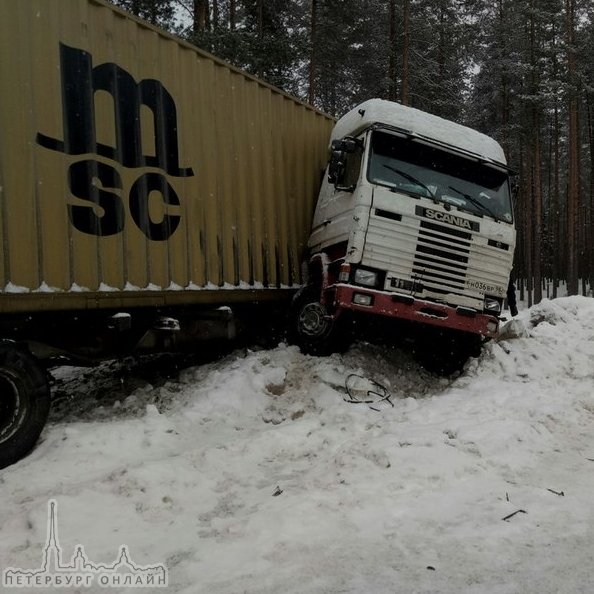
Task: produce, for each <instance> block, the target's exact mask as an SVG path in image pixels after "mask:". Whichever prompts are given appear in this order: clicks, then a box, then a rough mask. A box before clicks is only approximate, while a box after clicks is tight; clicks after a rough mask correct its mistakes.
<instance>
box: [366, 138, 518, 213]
mask: <svg viewBox="0 0 594 594" xmlns="http://www.w3.org/2000/svg"><path fill="white" fill-rule="evenodd" d="M367 176H368V179H369V181H370V182H372V183H374V184H379V185H382V186H387V187H389V188H390V189H392V190H393V191H395V192H401V193H403V194H408V195H411V196H422V197H425V198H431V199H433V200H435V201H439V202H443V203H445V204H449V205H451V206H455V207H456V208H458V209H460V210H465V211H467V212H471V213H473V214H479V215H483V216H489V217H491V218H493V219H496V220H500V221H505V222H508V223H511V222H512V207H511V199H510V193H509V183H508V175H507V173H506V172H505V171H503V170H500V169H496V168H495V167H490V166H489V165H485V164H483V163H480V162H479V161H475V160H472V159H467V158H465V157H462V156H460V155H457V154H453V153H450V152H448V151H445V150H442V149H440V148H438V147H434V146H431V145H429V144H426V143H425V142H421V141H419V140H415V139H411V138H406V137H402V136H397V135H395V134H389V133H387V132H380V131H377V130H376V131H375V132H373V135H372V140H371V154H370V158H369V168H368V172H367Z"/></svg>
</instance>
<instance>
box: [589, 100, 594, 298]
mask: <svg viewBox="0 0 594 594" xmlns="http://www.w3.org/2000/svg"><path fill="white" fill-rule="evenodd" d="M592 99H593V96H592V94H588V139H589V141H590V209H589V211H590V212H589V217H588V232H587V237H588V258H589V261H588V278H589V280H590V291H591V292H592V295H593V296H594V114H593V113H592V112H593V110H594V107H593V105H592Z"/></svg>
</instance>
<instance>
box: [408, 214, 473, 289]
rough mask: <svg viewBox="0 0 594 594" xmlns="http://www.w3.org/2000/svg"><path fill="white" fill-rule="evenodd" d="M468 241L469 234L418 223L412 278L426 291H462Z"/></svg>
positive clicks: (445, 227) (431, 223)
mask: <svg viewBox="0 0 594 594" xmlns="http://www.w3.org/2000/svg"><path fill="white" fill-rule="evenodd" d="M471 242H472V234H471V233H468V232H466V231H462V230H461V229H456V228H453V227H450V226H446V225H438V224H436V223H433V222H429V221H421V222H420V228H419V238H418V243H417V249H416V252H415V256H414V262H413V275H414V276H415V277H416V279H417V280H419V281H420V282H421V283H422V285H423V286H425V287H426V288H427V289H429V290H430V291H433V292H438V293H446V292H464V283H465V280H466V272H467V268H468V257H469V254H470V244H471ZM434 283H435V284H436V285H437V286H434ZM439 287H441V290H440V289H439ZM444 287H447V288H448V289H449V291H444V290H443V288H444Z"/></svg>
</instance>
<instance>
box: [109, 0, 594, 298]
mask: <svg viewBox="0 0 594 594" xmlns="http://www.w3.org/2000/svg"><path fill="white" fill-rule="evenodd" d="M111 1H112V2H113V3H114V4H116V5H118V6H120V7H121V8H123V9H124V10H127V11H129V12H131V13H133V14H135V15H136V16H138V17H140V18H142V19H144V20H146V21H148V22H150V23H152V24H153V25H156V26H159V27H161V28H163V29H166V30H168V31H170V32H171V33H174V34H175V35H178V36H180V37H182V38H184V39H186V40H188V41H189V42H191V43H193V44H195V45H197V46H198V47H200V48H201V49H203V50H205V51H207V52H210V53H211V54H214V55H216V56H218V57H220V58H222V59H224V60H226V61H228V62H230V63H231V64H233V65H235V66H237V67H239V68H241V69H243V70H245V71H247V72H249V73H250V74H253V75H254V76H257V77H259V78H261V79H263V80H265V81H267V82H268V83H270V84H272V85H275V86H277V87H279V88H281V89H283V90H284V91H286V92H287V93H290V94H292V95H294V96H296V97H298V98H300V99H302V100H303V101H306V102H308V103H310V104H312V105H315V106H316V107H317V108H319V109H321V110H323V111H325V112H326V113H329V114H331V115H333V116H337V117H338V116H340V115H342V114H343V113H345V112H346V111H347V110H348V109H350V108H351V107H353V106H355V105H356V104H357V103H359V102H361V101H363V100H365V99H369V98H371V97H380V98H384V99H390V100H393V101H399V102H401V103H402V104H404V105H410V106H412V107H416V108H418V109H422V110H424V111H427V112H430V113H433V114H436V115H438V116H442V117H445V118H448V119H452V120H455V121H457V122H460V123H462V124H465V125H468V126H471V127H473V128H476V129H478V130H480V131H481V132H484V133H486V134H489V135H490V136H493V137H495V138H496V139H497V140H498V141H499V142H500V143H501V144H502V146H503V147H504V149H505V151H506V154H507V157H508V162H509V164H510V165H511V167H512V168H513V169H514V171H515V172H516V173H517V176H516V184H515V185H516V186H517V190H516V198H515V216H516V225H517V229H518V245H517V249H516V256H515V266H514V276H515V278H516V279H517V281H518V282H519V285H520V290H521V295H520V298H522V299H525V300H526V301H527V303H528V305H531V304H532V303H538V302H539V301H541V299H542V298H543V296H544V297H556V296H557V294H558V292H557V291H558V288H559V286H560V285H562V286H563V287H564V290H565V287H566V290H567V293H568V294H570V295H574V294H585V295H590V296H591V295H592V291H593V288H594V3H593V2H592V0H111ZM543 287H546V292H544V289H543Z"/></svg>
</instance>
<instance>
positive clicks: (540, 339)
mask: <svg viewBox="0 0 594 594" xmlns="http://www.w3.org/2000/svg"><path fill="white" fill-rule="evenodd" d="M505 331H506V333H507V335H508V338H507V339H505V340H501V341H500V342H498V343H490V344H489V345H488V346H487V347H486V348H485V350H484V353H483V355H482V356H481V358H480V359H476V360H472V361H471V362H470V363H469V364H468V365H467V367H466V369H465V371H464V373H462V374H461V375H460V376H459V377H456V378H450V379H447V380H446V379H443V378H437V377H434V376H432V375H430V374H428V373H426V372H424V371H423V370H422V369H420V368H419V367H418V366H417V365H416V364H415V363H414V362H413V361H412V360H411V359H410V358H409V357H408V356H407V355H406V354H405V353H402V352H400V351H398V350H387V349H385V348H384V347H377V346H372V345H368V344H357V345H355V346H354V347H353V348H352V349H351V350H350V351H349V352H348V353H346V354H344V355H335V356H332V357H330V358H327V359H316V358H313V357H308V356H304V355H302V354H300V353H299V352H298V350H297V349H296V348H295V347H288V346H286V345H279V346H278V347H277V348H275V349H273V350H268V351H254V352H250V351H237V352H235V353H233V354H232V355H229V356H227V357H225V358H223V359H222V360H219V361H217V362H214V363H209V364H206V365H203V366H199V367H192V368H188V369H185V370H183V371H181V372H180V373H178V374H173V377H172V378H170V379H169V380H167V381H165V382H160V385H150V384H147V383H144V384H142V383H141V382H138V385H137V386H131V387H129V389H128V390H123V389H122V390H119V391H118V390H114V391H115V392H116V396H111V397H110V395H109V394H104V395H103V398H102V399H101V401H98V400H97V393H96V390H95V387H94V385H95V383H96V382H98V381H100V379H101V377H100V375H99V374H100V373H101V370H94V371H92V372H89V371H84V370H68V371H67V370H63V369H60V370H59V373H58V376H59V378H60V381H61V384H60V385H61V386H62V391H63V390H66V391H68V389H70V390H71V392H73V393H74V392H76V391H77V390H78V392H81V394H80V397H79V398H78V399H76V400H74V401H72V402H70V401H69V400H65V399H64V398H65V397H64V398H63V399H62V401H60V402H58V403H57V406H56V409H55V411H54V413H53V415H52V420H51V422H50V424H49V425H48V427H47V429H46V430H45V431H44V434H43V436H42V441H41V442H40V444H39V445H38V447H37V448H36V449H35V451H34V452H33V453H32V454H31V455H30V456H29V457H28V458H26V459H25V460H23V461H22V462H20V463H19V464H17V465H15V466H13V467H10V468H7V469H5V470H2V471H0V500H1V501H2V505H1V506H0V570H2V569H4V568H5V567H8V566H12V567H20V568H29V569H33V568H38V567H39V566H40V564H41V558H42V552H43V548H44V546H45V544H46V528H47V509H48V500H50V499H55V500H56V502H57V503H58V504H59V515H58V519H59V541H60V545H61V547H62V548H63V551H64V552H63V554H64V556H65V557H67V558H68V559H69V558H70V555H71V554H72V553H73V551H74V547H75V546H76V545H77V544H79V543H80V544H83V545H84V547H85V552H86V554H87V556H88V558H90V559H92V560H93V561H94V562H96V563H107V562H111V561H113V559H114V558H115V557H116V555H117V553H118V548H119V546H120V545H124V544H125V545H127V546H128V548H129V551H130V554H131V556H132V557H133V558H134V561H135V562H136V563H138V564H147V565H148V564H157V563H165V564H166V565H167V568H168V571H169V586H168V590H167V591H171V592H179V593H184V594H197V593H198V594H201V593H204V594H207V593H208V594H217V593H224V594H232V593H233V594H235V593H238V594H239V593H244V592H247V593H253V594H266V593H271V594H272V593H274V594H291V593H322V592H324V593H339V592H340V593H371V594H375V593H382V594H383V593H386V594H387V593H390V594H393V593H406V594H410V593H429V592H434V593H440V594H443V593H465V592H474V593H481V594H482V593H497V594H504V593H523V594H530V593H534V594H536V593H538V594H544V593H555V594H557V593H560V592H563V593H568V594H570V593H577V592H584V593H586V592H587V593H590V592H592V591H594V299H592V298H586V297H572V298H561V299H557V300H554V301H548V300H546V301H544V302H542V303H541V304H539V305H537V306H534V307H532V308H531V309H528V310H524V311H522V312H521V313H520V315H519V316H518V318H516V319H514V320H513V321H511V322H510V323H509V324H508V325H507V327H506V329H505ZM109 371H110V368H109V367H106V368H104V369H103V371H102V372H103V373H104V374H108V373H109ZM350 374H357V375H358V376H362V378H366V379H367V380H373V381H376V382H379V383H380V384H382V385H383V386H385V387H387V388H388V389H389V391H390V393H391V398H390V401H391V403H392V404H393V406H391V404H390V401H383V402H378V403H372V404H353V403H348V402H345V398H348V395H347V390H346V388H345V384H348V385H349V386H351V387H353V386H354V385H355V384H356V383H358V384H363V383H364V381H365V380H364V379H362V378H359V377H355V376H351V377H349V376H350ZM64 386H66V388H65V387H64ZM68 386H70V388H68ZM82 392H84V393H82ZM120 393H121V394H120ZM126 394H128V396H126ZM357 394H358V393H353V392H352V391H351V395H355V396H357ZM116 398H118V399H116ZM371 398H374V396H373V395H372V396H371ZM70 409H73V410H70ZM520 510H521V511H520ZM514 512H517V513H514ZM505 518H507V519H505ZM79 590H80V591H84V592H89V591H90V592H95V591H97V592H105V591H106V590H105V589H104V588H100V587H99V586H98V585H94V586H92V587H91V588H90V589H79ZM21 591H23V590H21ZM31 591H34V590H32V589H31ZM37 591H39V590H37ZM70 591H74V590H70ZM120 591H122V592H124V591H126V589H125V588H120Z"/></svg>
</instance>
